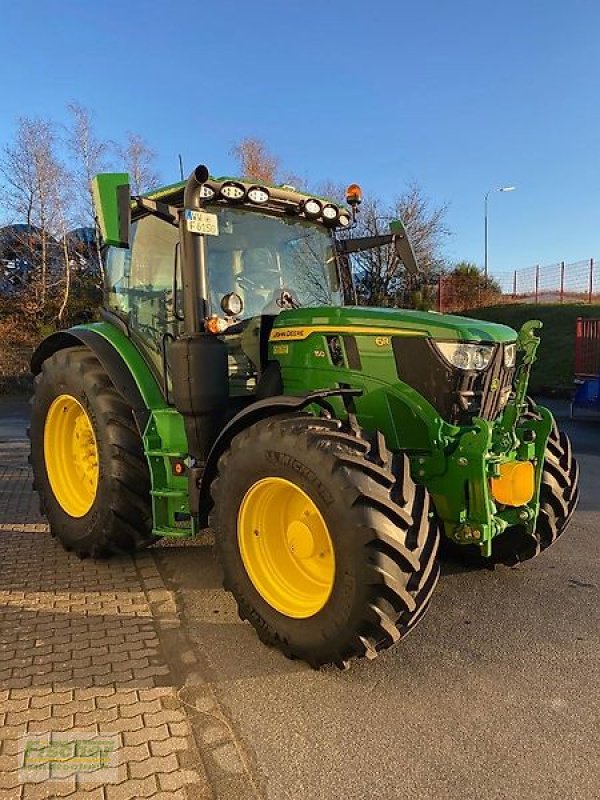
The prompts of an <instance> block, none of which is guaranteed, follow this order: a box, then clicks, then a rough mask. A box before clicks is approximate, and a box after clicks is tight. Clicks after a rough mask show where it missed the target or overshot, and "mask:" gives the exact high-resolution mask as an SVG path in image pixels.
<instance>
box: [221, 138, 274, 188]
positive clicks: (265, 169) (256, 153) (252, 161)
mask: <svg viewBox="0 0 600 800" xmlns="http://www.w3.org/2000/svg"><path fill="white" fill-rule="evenodd" d="M231 155H232V156H233V157H234V158H235V159H236V161H237V163H238V167H239V170H240V175H241V176H242V177H244V178H252V180H255V181H262V182H264V183H275V182H276V180H277V176H278V173H279V159H278V158H277V157H276V156H274V155H272V154H271V153H269V152H268V150H267V146H266V145H265V143H264V142H263V141H262V140H261V139H253V138H252V137H246V138H245V139H242V140H241V141H240V142H238V143H237V144H236V145H234V146H233V147H232V148H231Z"/></svg>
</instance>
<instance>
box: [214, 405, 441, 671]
mask: <svg viewBox="0 0 600 800" xmlns="http://www.w3.org/2000/svg"><path fill="white" fill-rule="evenodd" d="M212 497H213V501H214V506H213V510H212V513H211V527H212V528H213V530H214V531H215V542H216V549H217V554H218V557H219V560H220V561H221V564H222V566H223V570H224V582H225V588H226V589H228V590H229V591H231V592H232V593H233V595H234V597H235V599H236V601H237V604H238V610H239V614H240V617H241V618H242V619H247V620H249V621H250V623H251V624H252V625H253V626H254V628H255V629H256V631H257V633H258V635H259V637H260V638H261V640H262V641H263V642H265V643H267V644H270V645H274V646H276V647H278V648H279V649H281V650H282V651H283V652H284V654H285V655H286V656H288V657H290V658H300V659H303V660H305V661H307V662H308V663H309V664H310V665H311V666H313V667H318V666H320V665H322V664H328V663H335V664H338V665H339V666H344V665H345V664H346V662H347V661H348V660H349V659H350V658H352V657H353V656H367V657H369V658H373V657H375V656H376V655H377V653H378V652H379V651H381V650H384V649H386V648H387V647H389V646H391V645H392V644H394V643H395V642H397V641H398V640H399V639H401V638H402V637H403V636H405V635H406V634H407V633H408V632H409V631H410V630H411V629H412V628H413V627H414V626H415V624H416V623H417V622H418V621H419V620H420V619H421V618H422V616H423V614H424V613H425V611H426V609H427V606H428V604H429V601H430V599H431V595H432V593H433V590H434V588H435V585H436V582H437V579H438V574H439V568H438V563H437V548H438V543H439V528H438V521H437V518H436V517H435V515H434V514H433V513H432V507H431V505H430V500H429V495H428V493H427V490H426V489H425V488H424V487H423V486H418V485H415V483H414V482H413V481H412V479H411V477H410V473H409V463H408V459H407V457H406V456H404V455H402V454H397V455H393V454H392V453H390V451H388V450H387V448H386V446H385V443H384V441H383V437H381V436H380V435H377V436H374V437H371V438H367V437H364V436H363V435H362V434H361V433H360V432H359V433H358V435H356V434H354V433H348V432H344V431H343V430H342V425H341V423H340V422H339V421H337V420H329V419H320V418H314V417H311V416H309V415H296V416H291V417H285V418H283V417H275V418H272V419H269V420H266V421H263V422H259V423H257V424H256V425H254V426H252V427H250V428H248V429H246V430H245V431H243V432H242V433H240V434H238V435H237V436H236V437H235V438H234V439H233V442H232V444H231V447H230V449H229V450H227V451H226V452H225V453H224V454H223V455H222V456H221V458H220V460H219V465H218V477H217V478H216V479H215V481H214V482H213V485H212Z"/></svg>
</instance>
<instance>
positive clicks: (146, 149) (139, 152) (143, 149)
mask: <svg viewBox="0 0 600 800" xmlns="http://www.w3.org/2000/svg"><path fill="white" fill-rule="evenodd" d="M118 151H119V155H120V157H121V159H122V161H123V163H124V165H125V169H126V170H127V172H128V173H129V181H130V183H131V191H132V192H133V194H143V193H144V192H148V191H149V190H150V189H155V188H156V187H157V186H158V185H159V184H160V175H159V173H158V172H157V170H156V167H155V161H156V153H155V152H154V150H152V148H151V147H150V146H149V145H148V143H147V142H146V141H145V140H144V139H143V138H142V137H141V136H140V135H139V134H138V133H132V132H131V131H128V133H127V144H126V145H125V147H121V148H118Z"/></svg>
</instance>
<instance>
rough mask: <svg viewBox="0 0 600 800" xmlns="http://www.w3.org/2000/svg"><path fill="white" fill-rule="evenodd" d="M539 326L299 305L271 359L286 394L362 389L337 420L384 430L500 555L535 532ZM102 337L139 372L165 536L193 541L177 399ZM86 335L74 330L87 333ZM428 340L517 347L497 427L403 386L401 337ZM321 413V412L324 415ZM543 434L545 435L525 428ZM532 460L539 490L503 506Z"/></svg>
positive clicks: (157, 521)
mask: <svg viewBox="0 0 600 800" xmlns="http://www.w3.org/2000/svg"><path fill="white" fill-rule="evenodd" d="M538 325H539V323H535V322H532V323H528V324H527V325H525V326H524V327H523V329H522V330H521V332H520V333H519V334H517V333H516V332H515V331H514V330H512V329H511V328H508V327H506V326H503V325H496V324H493V323H489V322H485V321H481V320H473V319H468V318H464V317H455V316H452V315H443V314H437V313H432V312H420V311H409V310H403V309H379V308H363V307H352V306H346V307H320V308H299V309H294V310H285V311H282V312H281V313H280V314H279V315H278V316H277V317H276V319H275V320H274V326H273V330H272V332H271V335H270V343H269V359H270V360H272V361H277V362H278V363H279V365H280V369H281V375H282V379H283V386H284V393H285V394H291V395H302V394H305V393H308V392H312V391H317V390H320V389H331V388H335V387H351V388H355V389H358V390H360V395H359V396H357V397H355V398H354V400H353V401H352V403H353V405H352V407H346V406H345V405H344V403H343V402H342V400H341V399H340V398H337V397H332V398H330V400H329V402H330V404H331V407H332V409H333V412H334V414H335V415H336V416H337V417H338V418H340V419H342V420H345V419H347V418H348V415H349V413H352V414H354V415H355V416H356V418H357V421H358V424H359V425H360V426H361V427H363V428H364V429H366V430H367V431H375V430H378V431H381V432H382V433H383V435H384V437H385V440H386V442H387V444H388V447H389V448H390V449H391V450H393V451H404V452H406V453H407V454H408V455H409V457H410V460H411V469H412V474H413V477H414V479H415V480H416V481H417V482H420V483H423V484H424V485H425V486H426V487H427V488H428V489H429V491H430V492H431V495H432V497H433V500H434V503H435V507H436V510H437V513H438V514H439V516H440V518H441V519H442V522H443V524H444V528H445V532H446V535H447V536H448V537H450V538H451V539H453V540H454V541H456V542H459V543H463V544H467V543H476V544H478V545H479V546H480V547H481V551H482V553H483V554H484V555H490V554H491V543H492V539H493V537H494V536H497V535H498V534H500V533H502V532H503V531H504V530H505V529H506V528H507V527H508V526H511V525H516V524H518V525H522V526H524V527H525V528H526V529H529V530H533V529H534V528H535V524H536V520H537V515H538V510H539V488H540V482H541V473H542V464H543V460H544V451H545V447H546V441H547V438H548V435H549V432H550V430H551V427H552V417H551V415H550V412H548V411H547V410H545V409H541V408H540V409H538V411H539V419H527V420H524V419H523V412H524V411H525V409H526V391H527V383H528V379H529V372H530V369H531V365H532V363H533V361H534V359H535V352H536V349H537V346H538V343H539V339H538V337H537V336H536V335H535V330H536V328H537V327H538ZM82 327H84V328H86V329H89V330H92V331H94V332H96V333H97V334H99V335H101V336H102V337H103V338H104V339H106V340H107V341H109V342H110V343H111V345H112V346H113V347H114V348H115V350H116V351H117V352H118V353H119V354H120V356H121V357H122V359H123V361H124V362H125V364H126V365H127V368H128V369H129V370H130V372H131V374H132V376H133V378H134V380H135V382H136V384H137V386H138V388H139V391H140V393H141V396H142V398H143V400H144V403H145V405H146V408H147V409H148V419H147V424H146V425H145V428H144V431H143V444H144V450H145V454H146V458H147V460H148V465H149V469H150V476H151V492H152V511H153V517H154V523H153V528H154V533H155V534H156V535H159V536H181V537H183V536H190V535H192V534H194V533H195V522H194V520H193V519H191V517H190V514H189V498H188V478H187V475H186V474H185V473H184V474H183V475H176V474H175V473H174V469H173V467H174V463H175V462H179V463H180V464H181V463H184V462H185V459H186V458H187V456H188V448H187V439H186V434H185V427H184V421H183V417H182V416H181V415H180V414H179V413H178V412H177V411H176V410H175V409H174V408H173V407H172V406H170V405H168V403H167V402H166V400H165V398H164V396H163V394H162V392H161V389H160V387H159V384H158V382H157V379H156V377H155V375H154V374H153V372H152V371H151V369H150V368H149V366H148V364H147V362H146V360H145V359H144V357H143V356H142V354H141V352H140V351H139V350H138V348H137V346H136V345H135V343H134V342H133V341H132V340H131V339H130V338H129V337H128V336H127V335H125V333H124V332H122V331H121V330H120V329H119V328H117V327H116V326H114V325H111V324H109V323H107V322H100V323H95V324H92V325H86V326H82ZM76 330H77V329H75V332H76ZM336 334H339V335H340V338H341V340H342V342H343V341H344V340H343V337H344V336H345V335H352V336H353V338H354V341H355V343H356V347H357V351H358V354H359V360H360V363H359V366H358V367H356V368H354V369H351V368H350V367H349V366H348V354H347V353H346V352H345V347H346V345H345V344H344V345H343V361H342V363H337V364H334V363H333V361H332V358H331V355H330V351H329V348H328V345H327V340H326V337H327V336H332V335H336ZM411 337H422V338H428V339H433V340H438V341H446V342H448V341H461V342H487V343H508V342H515V341H516V342H517V347H518V353H519V359H518V364H519V366H518V368H517V370H516V374H515V377H514V382H513V393H512V396H511V399H510V400H509V401H508V403H507V405H506V406H505V407H504V410H503V411H502V413H501V414H500V416H499V417H498V418H497V419H496V420H495V422H493V423H491V422H488V421H486V420H483V419H479V418H475V419H473V420H472V424H470V425H468V426H462V427H458V426H456V425H452V424H450V423H449V422H448V421H446V420H444V419H442V417H441V415H440V413H439V412H438V411H437V410H436V409H435V408H434V407H433V406H432V405H431V403H430V402H428V401H427V400H426V399H425V398H424V397H423V396H422V395H421V394H420V393H419V392H418V391H416V390H415V389H414V388H413V387H412V386H410V385H408V384H406V383H403V382H402V381H401V380H400V379H399V378H398V371H397V368H396V362H395V358H394V352H393V341H394V340H395V339H397V338H400V339H409V338H411ZM315 411H316V409H315ZM530 431H533V433H534V435H533V436H532V435H531V434H530V433H529V434H527V433H526V432H530ZM515 459H516V460H523V461H531V462H532V463H533V464H534V466H535V474H536V491H535V493H534V496H533V498H532V499H531V501H530V502H529V503H528V504H526V505H525V506H521V507H519V508H508V507H498V506H497V505H496V504H495V502H494V499H493V497H492V494H491V489H490V480H491V479H492V478H493V477H498V476H499V474H500V467H501V465H502V464H503V463H506V462H510V461H514V460H515Z"/></svg>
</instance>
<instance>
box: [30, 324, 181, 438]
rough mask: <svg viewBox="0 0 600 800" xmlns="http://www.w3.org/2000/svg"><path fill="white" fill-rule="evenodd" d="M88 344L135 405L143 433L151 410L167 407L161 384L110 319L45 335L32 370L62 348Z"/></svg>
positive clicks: (35, 373) (139, 426)
mask: <svg viewBox="0 0 600 800" xmlns="http://www.w3.org/2000/svg"><path fill="white" fill-rule="evenodd" d="M81 345H85V346H86V347H88V348H89V349H90V350H91V351H92V353H94V355H95V356H96V357H97V358H98V360H99V361H100V363H101V364H102V366H103V367H104V369H105V370H106V373H107V375H108V376H109V378H110V379H111V381H112V383H113V385H114V387H115V389H116V390H117V391H118V392H119V394H120V395H121V396H122V397H123V399H124V400H125V401H126V402H127V403H128V404H129V405H130V406H131V408H132V409H133V414H134V417H135V421H136V424H137V426H138V429H139V431H140V435H143V433H144V430H145V428H146V425H147V423H148V419H149V415H150V410H153V409H160V408H166V407H167V402H166V400H165V398H164V396H163V394H162V391H161V389H160V386H159V384H158V382H157V380H156V378H155V377H154V375H153V374H152V372H151V371H150V368H149V367H148V365H147V364H146V362H145V361H144V359H143V357H142V355H141V353H140V352H139V350H138V349H137V347H136V346H135V345H134V344H133V342H132V341H131V340H130V339H129V338H128V337H127V336H126V335H125V334H124V333H122V332H121V331H120V330H119V329H118V328H116V327H115V326H114V325H111V324H109V323H106V322H98V323H93V324H91V325H80V326H77V327H74V328H69V329H68V330H66V331H58V332H57V333H53V334H52V335H50V336H48V337H47V338H46V339H44V341H43V342H41V344H40V345H39V347H38V348H37V349H36V351H35V352H34V354H33V356H32V357H31V371H32V373H33V374H34V375H38V374H39V373H40V371H41V369H42V364H43V363H44V361H45V360H46V359H47V358H49V357H50V356H52V355H54V353H57V352H58V351H59V350H64V349H65V348H68V347H80V346H81Z"/></svg>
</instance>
